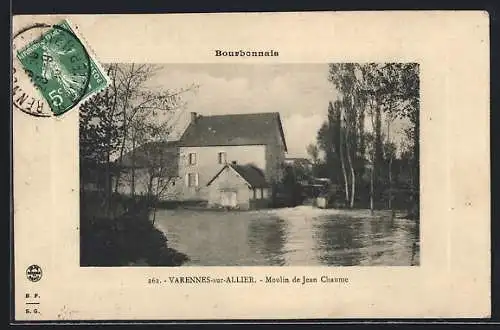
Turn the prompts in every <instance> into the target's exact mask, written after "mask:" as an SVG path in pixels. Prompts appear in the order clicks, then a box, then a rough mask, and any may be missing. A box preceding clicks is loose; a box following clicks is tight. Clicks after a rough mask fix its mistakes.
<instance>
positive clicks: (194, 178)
mask: <svg viewBox="0 0 500 330" xmlns="http://www.w3.org/2000/svg"><path fill="white" fill-rule="evenodd" d="M186 185H187V186H188V187H197V186H198V173H188V175H187V176H186Z"/></svg>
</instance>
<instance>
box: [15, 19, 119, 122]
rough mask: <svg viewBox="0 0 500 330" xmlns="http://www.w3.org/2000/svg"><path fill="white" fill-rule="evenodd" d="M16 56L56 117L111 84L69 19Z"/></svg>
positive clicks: (49, 30) (51, 29) (48, 30)
mask: <svg viewBox="0 0 500 330" xmlns="http://www.w3.org/2000/svg"><path fill="white" fill-rule="evenodd" d="M16 57H17V59H19V61H20V63H21V66H22V68H23V69H24V71H25V72H26V74H27V75H28V76H29V78H30V80H31V82H32V83H33V84H34V85H35V87H36V89H37V90H38V91H39V92H40V93H41V96H42V97H43V98H44V99H45V100H46V102H47V103H48V104H49V106H50V109H51V111H52V113H53V114H54V115H56V116H57V115H61V114H63V113H65V112H67V111H69V110H71V109H73V108H75V107H77V106H78V105H79V104H81V103H83V102H85V101H86V100H87V99H88V98H89V97H91V96H92V95H94V94H96V93H99V92H100V91H102V90H104V89H105V88H106V87H108V86H109V78H108V76H107V75H106V72H105V71H104V70H103V68H102V67H101V66H100V65H99V63H98V62H97V61H96V59H95V56H93V53H92V52H91V51H90V49H89V48H88V47H86V45H85V44H84V41H83V40H82V38H80V37H79V36H77V31H76V29H75V28H73V27H72V26H71V25H70V23H69V22H68V21H66V20H63V21H62V22H60V23H58V24H54V25H52V26H50V28H48V29H47V30H46V31H45V32H44V33H43V34H41V36H40V37H38V38H36V39H35V40H33V41H31V42H29V43H28V44H26V45H25V46H24V47H23V48H21V49H19V50H18V51H17V54H16Z"/></svg>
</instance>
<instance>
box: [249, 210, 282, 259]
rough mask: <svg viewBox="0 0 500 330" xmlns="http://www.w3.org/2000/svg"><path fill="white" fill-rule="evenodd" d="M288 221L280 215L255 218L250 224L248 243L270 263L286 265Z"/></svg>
mask: <svg viewBox="0 0 500 330" xmlns="http://www.w3.org/2000/svg"><path fill="white" fill-rule="evenodd" d="M286 236H287V233H286V222H285V220H283V219H280V218H278V217H269V218H267V219H266V218H264V219H262V220H261V221H259V220H258V219H255V220H253V221H250V222H249V224H248V237H247V244H248V245H249V246H250V247H251V249H252V250H253V251H254V253H256V254H259V255H262V256H263V257H264V258H265V260H266V261H267V262H268V264H270V265H279V266H282V265H285V258H284V255H285V253H284V251H283V249H284V246H285V241H286V239H287V237H286Z"/></svg>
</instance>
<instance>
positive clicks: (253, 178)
mask: <svg viewBox="0 0 500 330" xmlns="http://www.w3.org/2000/svg"><path fill="white" fill-rule="evenodd" d="M226 168H230V169H232V170H234V171H235V172H236V173H237V174H238V175H239V176H240V177H241V178H242V179H243V180H245V181H246V182H247V183H248V185H249V186H250V187H251V188H267V187H269V184H268V183H267V181H266V178H265V177H264V172H262V170H261V169H260V168H258V167H255V166H253V165H250V164H248V165H236V164H226V165H225V166H224V167H223V168H222V169H221V170H220V171H219V172H217V174H215V175H214V177H213V178H212V179H211V180H210V181H209V182H208V183H207V186H209V185H210V184H211V183H212V182H213V181H214V180H215V179H216V178H217V177H218V176H219V175H220V174H221V173H222V172H223V171H224V170H225V169H226Z"/></svg>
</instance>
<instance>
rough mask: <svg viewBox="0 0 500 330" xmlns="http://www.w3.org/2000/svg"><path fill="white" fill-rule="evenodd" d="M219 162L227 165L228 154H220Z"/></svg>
mask: <svg viewBox="0 0 500 330" xmlns="http://www.w3.org/2000/svg"><path fill="white" fill-rule="evenodd" d="M218 161H219V164H225V163H226V162H227V160H226V153H225V152H223V151H222V152H219V154H218Z"/></svg>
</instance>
